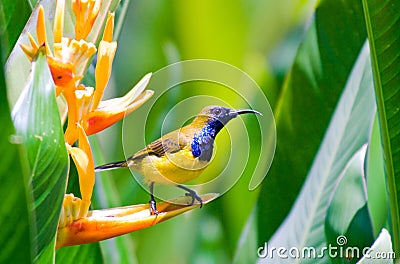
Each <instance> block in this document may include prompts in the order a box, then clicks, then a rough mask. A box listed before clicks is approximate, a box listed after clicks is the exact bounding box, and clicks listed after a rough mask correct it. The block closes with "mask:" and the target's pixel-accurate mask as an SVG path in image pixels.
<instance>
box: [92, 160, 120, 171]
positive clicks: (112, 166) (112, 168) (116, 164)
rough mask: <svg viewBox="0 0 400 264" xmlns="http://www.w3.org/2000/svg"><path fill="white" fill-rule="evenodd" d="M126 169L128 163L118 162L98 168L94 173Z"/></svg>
mask: <svg viewBox="0 0 400 264" xmlns="http://www.w3.org/2000/svg"><path fill="white" fill-rule="evenodd" d="M125 167H127V163H126V161H117V162H112V163H108V164H104V165H101V166H98V167H96V168H94V171H95V172H99V171H104V170H114V169H118V168H125Z"/></svg>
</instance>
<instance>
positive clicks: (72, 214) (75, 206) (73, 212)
mask: <svg viewBox="0 0 400 264" xmlns="http://www.w3.org/2000/svg"><path fill="white" fill-rule="evenodd" d="M81 203H82V201H81V199H79V198H78V197H75V196H74V195H73V194H72V193H70V194H65V195H64V201H63V205H62V208H61V212H60V219H59V221H58V228H62V227H65V226H69V225H70V224H72V222H73V221H75V220H78V219H79V218H81V216H80V208H81Z"/></svg>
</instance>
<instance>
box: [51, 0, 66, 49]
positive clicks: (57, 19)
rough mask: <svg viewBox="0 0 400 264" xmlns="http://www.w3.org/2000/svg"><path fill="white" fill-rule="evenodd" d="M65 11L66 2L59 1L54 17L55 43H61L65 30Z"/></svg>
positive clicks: (63, 0)
mask: <svg viewBox="0 0 400 264" xmlns="http://www.w3.org/2000/svg"><path fill="white" fill-rule="evenodd" d="M64 10H65V0H57V4H56V12H55V16H54V28H53V31H54V43H60V42H61V40H62V35H63V30H64Z"/></svg>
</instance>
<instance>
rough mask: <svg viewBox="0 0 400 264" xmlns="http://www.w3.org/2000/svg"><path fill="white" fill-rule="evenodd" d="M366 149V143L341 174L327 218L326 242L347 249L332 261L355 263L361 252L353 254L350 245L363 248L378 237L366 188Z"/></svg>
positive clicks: (360, 249)
mask: <svg viewBox="0 0 400 264" xmlns="http://www.w3.org/2000/svg"><path fill="white" fill-rule="evenodd" d="M366 150H367V146H366V145H365V146H363V147H362V148H361V149H360V150H359V151H358V152H357V153H356V154H354V156H353V157H352V158H351V160H350V161H349V163H348V164H347V165H346V167H345V168H344V170H343V172H342V173H341V175H339V177H340V180H339V184H338V185H337V187H336V188H335V190H334V193H333V196H332V198H331V201H330V203H329V208H328V211H327V214H326V218H325V235H326V241H327V243H326V244H327V245H332V246H335V247H338V248H342V249H343V250H344V252H345V253H344V254H343V255H340V256H336V257H333V258H331V259H330V261H331V262H332V263H342V262H343V261H346V260H351V262H352V263H355V262H356V261H357V260H358V259H359V258H360V257H361V256H360V255H358V256H357V255H355V256H352V255H351V254H352V253H353V252H349V251H348V248H349V247H351V248H354V247H357V248H358V249H359V251H362V250H363V248H364V247H369V246H370V245H371V244H372V243H373V241H374V237H373V231H372V224H371V219H370V216H369V213H368V207H367V190H366V188H365V186H366V182H365V180H366V179H365V172H364V164H365V156H366ZM346 250H347V251H346Z"/></svg>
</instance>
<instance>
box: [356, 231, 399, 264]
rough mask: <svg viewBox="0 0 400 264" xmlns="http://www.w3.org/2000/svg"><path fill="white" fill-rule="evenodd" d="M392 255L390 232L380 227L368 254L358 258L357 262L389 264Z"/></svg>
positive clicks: (391, 261)
mask: <svg viewBox="0 0 400 264" xmlns="http://www.w3.org/2000/svg"><path fill="white" fill-rule="evenodd" d="M394 256H395V254H394V252H393V249H392V240H391V238H390V234H389V232H388V231H387V230H386V229H382V231H381V233H380V234H379V236H378V238H377V239H376V240H375V242H374V244H373V245H372V246H371V249H370V250H369V251H368V254H367V255H365V256H364V257H363V258H362V259H360V261H359V262H358V264H377V263H379V264H390V263H393V260H394Z"/></svg>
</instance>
